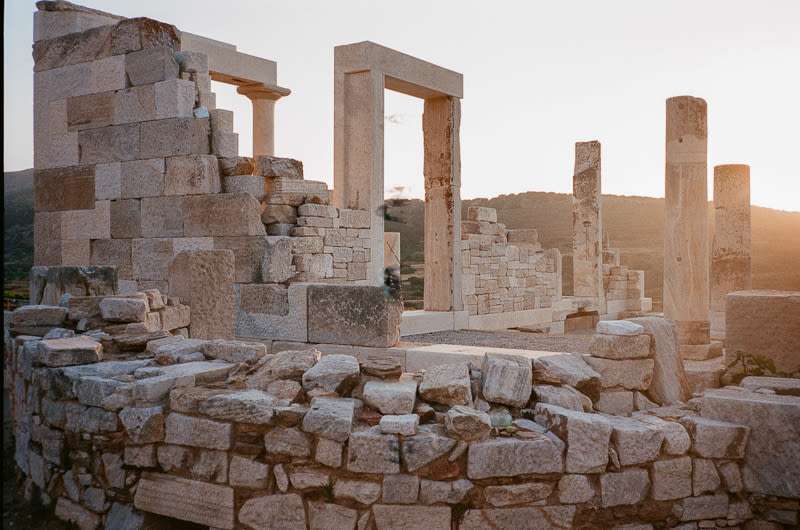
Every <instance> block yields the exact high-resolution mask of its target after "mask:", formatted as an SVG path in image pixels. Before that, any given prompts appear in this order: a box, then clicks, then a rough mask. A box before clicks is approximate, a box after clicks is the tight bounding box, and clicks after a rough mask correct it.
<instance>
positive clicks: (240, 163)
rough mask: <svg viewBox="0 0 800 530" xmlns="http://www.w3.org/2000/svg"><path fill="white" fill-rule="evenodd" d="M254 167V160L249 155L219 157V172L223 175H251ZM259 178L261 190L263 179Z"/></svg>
mask: <svg viewBox="0 0 800 530" xmlns="http://www.w3.org/2000/svg"><path fill="white" fill-rule="evenodd" d="M255 168H256V166H255V162H254V160H253V159H252V158H250V157H246V156H233V157H221V158H219V174H220V175H222V176H223V177H228V176H245V175H253V171H254V170H255ZM260 180H261V182H262V191H263V182H264V179H263V178H262V179H260Z"/></svg>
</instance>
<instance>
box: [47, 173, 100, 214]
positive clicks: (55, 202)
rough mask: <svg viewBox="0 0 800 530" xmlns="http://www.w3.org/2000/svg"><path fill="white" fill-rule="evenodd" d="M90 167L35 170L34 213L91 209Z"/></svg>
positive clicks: (92, 202) (92, 195) (93, 202)
mask: <svg viewBox="0 0 800 530" xmlns="http://www.w3.org/2000/svg"><path fill="white" fill-rule="evenodd" d="M94 179H95V169H94V167H93V166H72V167H66V168H54V169H41V170H40V169H37V170H36V171H34V173H33V189H34V198H33V204H34V208H35V209H36V211H37V212H38V211H63V210H87V209H92V208H94V207H95V196H94V188H95V180H94Z"/></svg>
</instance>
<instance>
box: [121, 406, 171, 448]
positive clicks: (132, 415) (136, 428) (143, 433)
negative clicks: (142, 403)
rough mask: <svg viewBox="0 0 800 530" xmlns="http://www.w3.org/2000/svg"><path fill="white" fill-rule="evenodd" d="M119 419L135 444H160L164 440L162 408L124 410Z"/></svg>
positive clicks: (130, 408)
mask: <svg viewBox="0 0 800 530" xmlns="http://www.w3.org/2000/svg"><path fill="white" fill-rule="evenodd" d="M119 419H120V421H122V425H123V426H124V427H125V432H127V433H128V436H129V437H130V439H131V441H132V442H133V443H137V444H147V443H155V442H160V441H162V440H163V439H164V408H163V407H141V408H138V407H137V408H132V407H129V408H124V409H122V410H121V411H120V412H119Z"/></svg>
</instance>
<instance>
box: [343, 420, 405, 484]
mask: <svg viewBox="0 0 800 530" xmlns="http://www.w3.org/2000/svg"><path fill="white" fill-rule="evenodd" d="M347 445H348V448H347V469H348V470H349V471H352V472H355V473H399V472H400V442H399V441H398V439H397V436H395V435H393V434H383V433H381V431H380V427H373V428H372V429H368V430H364V431H359V432H354V433H351V434H350V440H349V442H348V444H347Z"/></svg>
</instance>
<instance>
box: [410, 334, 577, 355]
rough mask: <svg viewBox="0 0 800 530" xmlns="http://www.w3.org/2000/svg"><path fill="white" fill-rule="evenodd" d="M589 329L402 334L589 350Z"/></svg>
mask: <svg viewBox="0 0 800 530" xmlns="http://www.w3.org/2000/svg"><path fill="white" fill-rule="evenodd" d="M591 338H592V335H591V333H586V334H583V333H580V334H579V333H571V334H569V335H552V336H550V335H546V334H544V333H527V332H524V331H437V332H436V333H423V334H421V335H410V336H408V337H403V338H402V340H403V341H404V342H420V343H426V344H463V345H465V346H493V347H496V348H515V349H522V350H540V351H563V352H571V353H589V341H590V340H591Z"/></svg>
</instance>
